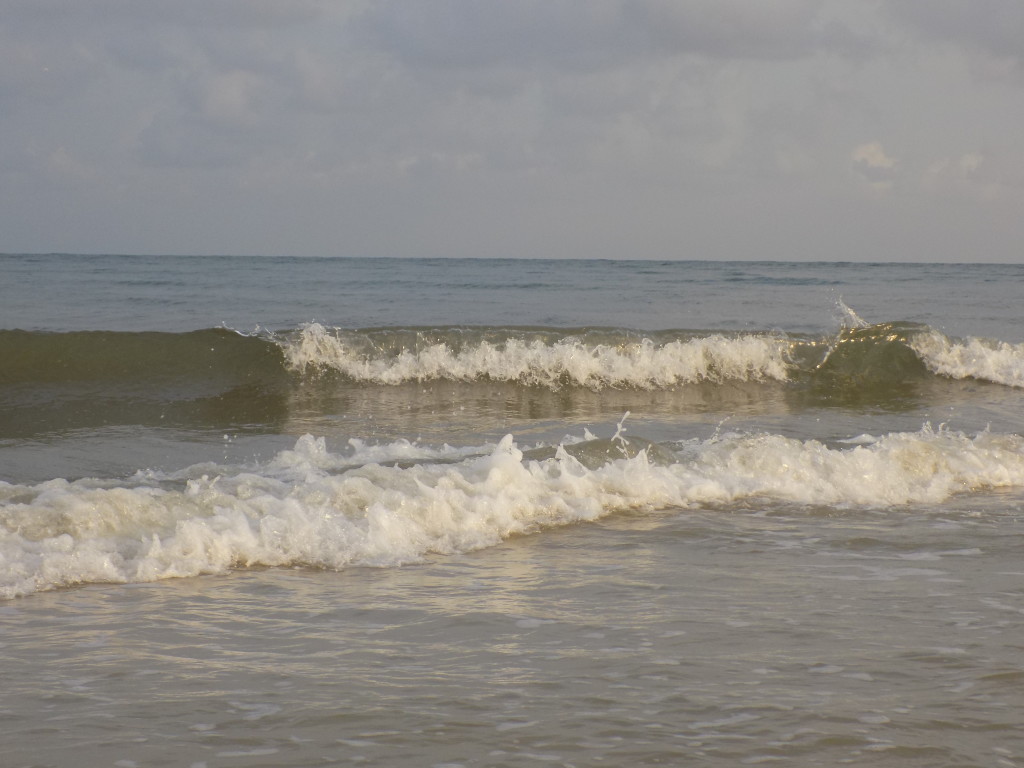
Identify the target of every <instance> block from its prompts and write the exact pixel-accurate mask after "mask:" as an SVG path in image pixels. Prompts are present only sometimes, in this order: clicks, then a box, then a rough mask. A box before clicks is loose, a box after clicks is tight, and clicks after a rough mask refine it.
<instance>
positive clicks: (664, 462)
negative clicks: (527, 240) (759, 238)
mask: <svg viewBox="0 0 1024 768" xmlns="http://www.w3.org/2000/svg"><path fill="white" fill-rule="evenodd" d="M1022 306H1024V266H1021V265H979V264H970V265H968V264H962V265H951V264H905V265H900V264H852V263H840V264H830V263H768V262H764V263H739V262H733V263H711V262H685V261H679V262H650V261H585V260H579V261H572V260H566V261H536V260H503V261H489V260H415V259H409V260H400V259H394V260H391V259H380V260H370V259H365V260H364V259H301V258H243V257H173V256H167V257H151V256H76V255H2V256H0V681H2V685H0V733H2V734H3V740H2V743H3V754H4V758H3V760H4V765H10V766H17V767H27V766H33V767H36V766H40V767H41V766H71V765H74V766H79V767H85V768H89V767H91V766H97V767H98V766H118V767H119V768H132V767H134V766H139V767H140V768H141V767H143V766H146V767H148V766H189V767H190V768H221V767H222V766H223V767H224V768H227V767H229V766H246V767H247V768H248V767H249V766H278V767H284V768H297V767H299V766H315V765H379V766H389V767H398V768H404V767H405V766H408V767H409V768H412V767H413V766H434V767H436V768H442V767H443V768H454V767H455V766H535V765H551V766H596V765H608V766H641V765H699V766H723V767H724V766H730V767H732V766H741V765H759V764H778V765H785V766H832V765H862V766H921V767H922V768H924V767H925V766H927V767H928V768H932V767H934V766H967V765H970V766H1015V765H1024V728H1022V727H1021V723H1022V720H1021V717H1022V715H1021V713H1022V712H1024V560H1022V553H1024V311H1022V309H1021V308H1022Z"/></svg>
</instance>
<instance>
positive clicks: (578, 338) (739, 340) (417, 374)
mask: <svg viewBox="0 0 1024 768" xmlns="http://www.w3.org/2000/svg"><path fill="white" fill-rule="evenodd" d="M378 341H379V339H377V338H375V337H373V336H371V335H369V334H359V333H357V332H353V331H341V330H338V329H335V330H328V329H327V328H325V327H324V326H322V325H320V324H318V323H312V324H310V325H307V326H306V327H304V328H303V329H302V330H301V332H300V333H299V334H298V335H297V337H295V338H294V339H293V340H290V341H288V342H287V343H286V344H285V347H284V353H285V358H286V360H287V362H288V364H289V365H290V366H291V367H292V368H293V369H296V370H308V369H314V370H320V371H334V372H337V373H340V374H342V375H344V376H346V377H348V378H350V379H353V380H355V381H359V382H366V383H374V384H388V385H394V384H402V383H405V382H411V381H428V380H442V379H444V380H453V381H475V380H478V379H490V380H493V381H507V382H515V383H518V384H523V385H528V386H542V387H552V388H557V387H559V386H564V385H570V386H581V387H589V388H592V389H603V388H605V387H635V388H638V389H663V388H668V387H673V386H678V385H682V384H694V383H698V382H712V383H721V382H725V381H733V380H735V381H768V380H775V381H786V380H787V379H788V378H789V370H790V362H789V357H790V351H791V347H792V342H790V341H788V340H786V339H784V338H781V337H778V336H770V335H762V336H757V335H744V336H736V337H730V336H726V335H724V334H711V335H708V336H701V337H696V338H689V339H673V340H666V341H659V342H656V341H654V340H652V339H650V338H630V337H626V336H621V335H620V337H619V338H618V339H616V340H614V341H611V342H609V341H604V340H592V339H589V338H587V337H586V336H585V335H575V336H574V335H567V336H560V337H557V336H555V337H553V336H552V334H544V333H539V332H535V333H529V332H523V333H522V334H520V335H510V336H508V337H507V338H499V339H497V340H492V339H489V338H487V337H486V335H484V334H468V335H467V337H466V338H458V339H456V337H455V335H454V334H451V333H449V334H448V338H443V339H439V338H437V337H435V338H428V337H427V336H425V335H424V334H415V335H414V336H412V337H406V338H404V339H403V340H402V342H401V344H396V343H395V340H394V339H388V340H387V342H389V343H386V344H380V343H378Z"/></svg>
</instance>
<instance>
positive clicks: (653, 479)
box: [0, 428, 1024, 597]
mask: <svg viewBox="0 0 1024 768" xmlns="http://www.w3.org/2000/svg"><path fill="white" fill-rule="evenodd" d="M366 450H367V449H366V446H362V445H356V446H354V447H353V449H352V450H351V451H350V452H347V453H345V452H343V453H338V454H334V453H331V452H330V451H328V450H327V448H326V446H325V444H324V442H323V441H322V440H319V439H315V438H312V437H309V436H306V437H303V438H302V439H300V440H299V441H298V443H297V444H296V446H295V448H294V449H293V450H290V451H286V452H283V453H282V454H280V455H279V456H277V457H276V458H275V459H273V460H271V461H270V462H267V463H266V464H263V465H260V466H257V467H249V468H247V469H239V468H230V467H219V468H215V467H207V468H204V469H210V470H211V472H210V473H208V474H203V475H199V476H193V477H191V479H183V478H184V477H185V476H187V474H188V473H184V474H183V475H182V476H180V477H177V478H172V477H167V478H163V479H160V478H155V477H143V476H137V477H136V478H134V479H133V480H132V482H131V483H125V484H123V485H121V486H118V485H116V484H114V483H112V482H111V481H98V480H87V479H86V480H77V481H74V482H68V481H65V480H52V481H48V482H45V483H42V484H39V485H34V486H25V485H10V484H3V483H0V597H13V596H16V595H23V594H28V593H31V592H34V591H37V590H41V589H50V588H54V587H59V586H62V585H70V584H76V583H83V582H136V581H152V580H157V579H164V578H171V577H178V576H191V575H196V574H201V573H216V572H222V571H224V570H226V569H229V568H232V567H237V566H249V565H265V566H281V565H310V566H316V567H326V568H343V567H345V566H347V565H350V564H365V565H376V566H388V565H395V564H400V563H408V562H413V561H417V560H419V559H421V558H423V557H424V556H425V555H428V554H430V553H454V552H466V551H471V550H477V549H481V548H484V547H488V546H492V545H494V544H497V543H498V542H500V541H502V540H503V539H505V538H507V537H508V536H510V535H512V534H516V533H527V532H532V531H537V530H539V529H542V528H544V527H548V526H558V525H565V524H569V523H573V522H576V521H584V520H593V519H596V518H599V517H601V516H603V515H606V514H609V513H611V512H616V511H626V510H639V511H648V510H655V509H663V508H669V507H684V508H685V507H689V506H693V505H719V504H727V503H728V502H730V501H734V500H737V499H749V498H761V499H763V500H764V501H765V503H766V504H770V503H772V500H773V499H775V500H784V501H787V502H793V503H798V504H821V503H827V504H832V505H835V506H837V507H843V506H855V505H867V506H883V507H888V506H891V505H900V504H906V503H917V502H921V503H933V502H940V501H942V500H943V499H946V498H948V497H949V496H950V495H952V494H954V493H958V492H969V491H972V490H978V489H986V488H995V487H1005V486H1024V438H1021V437H1019V436H1016V435H999V434H991V433H987V432H986V433H982V434H980V435H977V436H974V437H970V436H968V435H965V434H962V433H957V432H950V431H947V430H938V431H935V430H932V429H930V428H925V429H923V430H921V431H920V432H916V433H896V434H891V435H886V436H883V437H880V438H877V439H874V440H870V441H868V440H865V441H864V442H863V444H859V445H856V446H854V447H852V448H843V449H835V448H830V447H828V446H826V445H824V444H822V443H819V442H816V441H813V440H808V441H800V440H794V439H791V438H786V437H783V436H780V435H773V434H760V435H742V434H732V435H721V436H716V437H715V438H713V439H711V440H708V441H698V440H694V441H690V442H688V443H686V444H684V445H681V446H680V450H679V451H678V456H679V461H678V462H677V463H670V464H667V465H666V464H664V463H661V462H652V461H649V460H648V458H647V456H646V455H645V453H643V452H641V453H640V454H638V455H634V456H633V457H632V458H613V459H612V460H610V461H608V462H607V463H606V464H603V465H601V466H598V467H597V468H593V469H588V468H587V467H585V466H584V465H583V464H582V463H580V461H578V460H577V459H576V458H574V457H573V456H572V455H571V454H570V453H569V452H568V451H566V450H564V449H559V450H557V451H556V453H555V455H554V456H553V457H552V458H545V459H540V460H532V459H528V458H524V456H523V453H522V451H521V450H520V449H519V448H518V447H517V445H516V444H515V442H514V441H513V439H512V437H511V436H508V437H506V438H504V439H503V440H502V441H501V442H500V443H499V444H497V445H492V446H482V447H480V448H478V449H477V450H478V451H480V453H479V454H478V455H476V456H468V457H465V456H464V457H462V458H459V457H458V456H455V455H452V454H454V453H455V452H454V451H453V450H452V449H444V450H443V451H442V453H445V454H446V458H445V460H444V461H443V462H440V463H439V462H437V461H435V460H430V459H428V460H424V461H422V462H421V463H418V464H413V465H411V466H410V465H408V464H403V465H394V466H385V465H382V464H379V463H370V464H364V465H362V466H358V467H353V464H354V463H355V462H354V457H355V456H356V455H358V454H360V452H364V453H365V452H366ZM410 451H412V452H415V451H414V450H413V449H412V448H410V446H409V444H402V445H399V446H397V447H394V448H393V449H390V450H388V449H376V452H378V453H380V454H381V455H386V456H394V455H396V454H408V453H410ZM373 452H374V451H370V453H373ZM346 467H348V468H347V469H346ZM213 470H216V471H213ZM194 474H195V473H193V475H194Z"/></svg>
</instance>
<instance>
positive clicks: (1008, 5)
mask: <svg viewBox="0 0 1024 768" xmlns="http://www.w3.org/2000/svg"><path fill="white" fill-rule="evenodd" d="M883 7H884V8H885V9H886V11H887V12H888V13H889V14H891V16H892V18H894V19H896V20H897V21H899V22H900V23H902V24H904V25H905V26H906V27H907V28H909V29H910V30H912V31H913V32H914V33H916V34H917V35H918V36H919V37H921V38H924V39H933V40H939V41H942V42H944V43H946V44H951V45H954V46H960V47H963V48H964V49H965V50H967V51H970V52H972V53H973V54H975V55H978V54H980V55H982V56H984V57H986V58H987V59H988V61H984V62H980V63H979V65H978V66H977V67H976V71H977V72H978V73H981V74H987V75H989V76H991V75H993V74H994V75H1002V74H1005V72H1006V68H1007V67H1009V68H1012V69H1016V70H1018V71H1019V69H1020V67H1021V64H1022V62H1024V3H1021V2H1020V0H888V2H886V3H885V4H884V5H883ZM1000 61H1001V62H1004V66H1000V64H999V62H1000Z"/></svg>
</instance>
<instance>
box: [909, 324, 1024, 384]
mask: <svg viewBox="0 0 1024 768" xmlns="http://www.w3.org/2000/svg"><path fill="white" fill-rule="evenodd" d="M910 346H911V348H912V349H913V350H914V351H915V352H916V353H917V354H918V355H920V356H921V359H922V360H924V363H925V365H927V366H928V368H929V369H930V370H932V371H933V372H935V373H938V374H941V375H943V376H949V377H950V378H953V379H966V378H974V379H983V380H985V381H992V382H995V383H996V384H1003V385H1005V386H1008V387H1024V344H1010V343H1007V342H1005V341H989V340H986V339H978V338H967V339H964V340H962V341H955V340H953V339H950V338H949V337H948V336H945V335H943V334H941V333H939V332H938V331H934V330H933V331H930V332H929V333H925V334H921V335H919V336H917V337H915V338H914V339H912V340H911V342H910Z"/></svg>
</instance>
